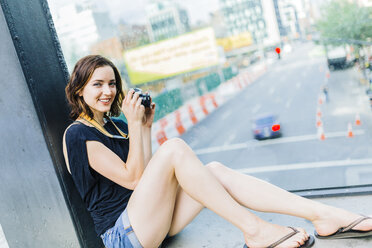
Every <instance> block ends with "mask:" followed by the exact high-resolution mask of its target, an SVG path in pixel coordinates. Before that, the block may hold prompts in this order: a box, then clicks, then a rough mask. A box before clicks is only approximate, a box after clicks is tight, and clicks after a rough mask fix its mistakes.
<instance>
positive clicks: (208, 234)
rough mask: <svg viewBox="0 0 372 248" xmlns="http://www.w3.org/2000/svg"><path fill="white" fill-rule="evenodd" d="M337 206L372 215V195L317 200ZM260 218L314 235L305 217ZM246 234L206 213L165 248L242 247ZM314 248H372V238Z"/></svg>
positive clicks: (317, 244) (324, 242)
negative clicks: (301, 228) (302, 229)
mask: <svg viewBox="0 0 372 248" xmlns="http://www.w3.org/2000/svg"><path fill="white" fill-rule="evenodd" d="M314 200H315V201H320V202H323V203H326V204H329V205H333V206H336V207H341V208H344V209H348V210H351V211H354V212H357V213H363V214H367V215H371V214H372V210H371V209H372V208H371V206H372V195H364V196H347V197H329V198H315V199H314ZM255 213H256V214H257V215H258V216H259V217H261V218H263V219H265V220H267V221H269V222H272V223H276V224H281V225H284V226H300V227H303V228H305V229H306V231H307V232H308V233H310V234H312V233H313V232H314V228H313V226H312V224H311V223H310V222H309V221H307V220H303V219H301V218H297V217H292V216H286V215H279V214H268V213H259V212H255ZM243 244H244V240H243V235H242V234H241V232H240V230H239V229H237V228H236V227H235V226H233V225H232V224H230V223H229V222H227V221H225V220H224V219H222V218H221V217H219V216H218V215H216V214H215V213H213V212H212V211H210V210H208V209H205V210H203V211H202V212H201V213H200V215H199V216H197V217H196V219H195V220H194V221H193V222H192V223H191V224H190V225H188V226H187V227H186V228H185V229H184V230H183V231H182V232H181V233H180V234H178V235H176V236H175V237H173V238H170V239H168V240H166V241H165V242H164V244H163V246H162V248H199V247H202V248H242V247H243ZM313 247H314V248H343V247H345V248H350V247H352V248H367V247H372V238H365V239H344V240H319V239H316V240H315V245H314V246H313Z"/></svg>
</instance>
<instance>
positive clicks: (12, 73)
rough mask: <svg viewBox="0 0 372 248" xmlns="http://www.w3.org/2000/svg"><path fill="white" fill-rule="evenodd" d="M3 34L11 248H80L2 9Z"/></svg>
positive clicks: (5, 199)
mask: <svg viewBox="0 0 372 248" xmlns="http://www.w3.org/2000/svg"><path fill="white" fill-rule="evenodd" d="M0 34H1V35H0V54H1V56H0V75H1V76H0V80H1V84H0V88H1V90H0V116H1V119H0V137H1V139H0V151H1V152H0V170H1V173H0V189H1V190H0V213H1V214H0V224H1V226H2V228H3V231H4V233H5V238H6V240H7V242H8V244H9V246H10V247H39V248H41V247H45V248H47V247H48V248H50V247H78V246H79V243H78V240H77V237H76V233H75V230H74V226H73V223H72V221H71V218H70V214H69V212H68V209H67V207H66V202H65V200H64V197H63V194H62V192H61V188H60V185H59V183H58V180H57V176H56V173H55V171H54V168H53V162H52V160H51V157H50V154H49V152H48V149H47V146H46V144H45V139H44V136H43V133H42V130H41V126H40V122H39V119H38V117H37V115H36V111H35V108H34V105H33V102H32V99H31V95H30V92H29V90H28V87H27V83H26V81H25V77H24V75H23V71H22V68H21V65H20V63H19V60H18V57H17V53H16V51H15V48H14V45H13V42H12V39H11V36H10V33H9V30H8V27H7V25H6V22H5V18H4V15H3V11H1V9H0ZM51 100H52V99H51Z"/></svg>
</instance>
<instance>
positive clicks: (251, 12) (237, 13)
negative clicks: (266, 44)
mask: <svg viewBox="0 0 372 248" xmlns="http://www.w3.org/2000/svg"><path fill="white" fill-rule="evenodd" d="M219 4H220V10H221V13H222V14H223V16H224V22H225V25H226V28H227V36H234V35H238V34H240V33H243V32H247V31H248V32H250V33H251V35H252V39H253V41H254V43H262V42H263V41H264V39H265V38H267V37H268V33H267V30H266V22H265V18H264V12H263V7H262V3H261V0H219Z"/></svg>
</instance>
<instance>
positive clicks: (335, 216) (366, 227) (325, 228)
mask: <svg viewBox="0 0 372 248" xmlns="http://www.w3.org/2000/svg"><path fill="white" fill-rule="evenodd" d="M360 217H362V216H361V215H359V214H354V213H351V212H349V211H346V210H343V209H340V208H335V207H328V209H327V210H326V211H325V212H324V214H322V215H321V216H318V217H317V218H316V219H315V220H313V221H312V223H313V225H314V227H315V230H316V232H317V233H318V234H319V235H321V236H328V235H331V234H333V233H335V232H336V231H337V230H338V229H339V228H341V227H346V226H348V225H350V224H351V223H352V222H353V221H355V220H357V219H358V218H360ZM352 230H359V231H370V230H372V219H368V220H365V221H362V222H361V223H359V224H358V225H356V226H355V227H353V228H352Z"/></svg>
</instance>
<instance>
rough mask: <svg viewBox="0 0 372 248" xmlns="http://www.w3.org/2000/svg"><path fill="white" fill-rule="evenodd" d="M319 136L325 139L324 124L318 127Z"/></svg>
mask: <svg viewBox="0 0 372 248" xmlns="http://www.w3.org/2000/svg"><path fill="white" fill-rule="evenodd" d="M318 138H319V139H320V140H325V135H324V130H323V127H322V126H320V127H319V128H318Z"/></svg>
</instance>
